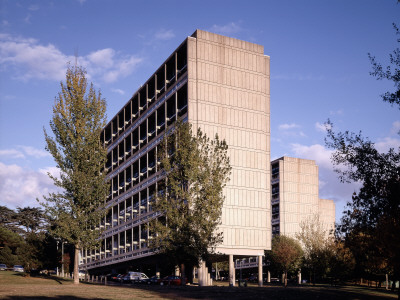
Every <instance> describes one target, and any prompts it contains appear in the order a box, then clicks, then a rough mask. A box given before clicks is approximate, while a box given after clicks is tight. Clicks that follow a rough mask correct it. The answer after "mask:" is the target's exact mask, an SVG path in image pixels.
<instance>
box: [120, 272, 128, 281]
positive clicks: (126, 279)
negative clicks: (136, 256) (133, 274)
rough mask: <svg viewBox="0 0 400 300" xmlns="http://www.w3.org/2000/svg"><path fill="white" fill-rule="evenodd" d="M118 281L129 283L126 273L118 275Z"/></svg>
mask: <svg viewBox="0 0 400 300" xmlns="http://www.w3.org/2000/svg"><path fill="white" fill-rule="evenodd" d="M118 281H119V282H121V283H128V282H130V280H129V275H128V273H126V274H120V275H118Z"/></svg>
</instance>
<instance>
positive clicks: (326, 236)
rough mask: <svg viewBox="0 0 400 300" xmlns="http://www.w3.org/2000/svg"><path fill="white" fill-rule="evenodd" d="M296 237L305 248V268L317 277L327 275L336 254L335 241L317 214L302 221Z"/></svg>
mask: <svg viewBox="0 0 400 300" xmlns="http://www.w3.org/2000/svg"><path fill="white" fill-rule="evenodd" d="M296 238H297V239H298V240H299V241H300V242H301V244H302V246H303V249H304V259H303V269H308V270H309V271H310V272H311V273H313V274H314V283H315V277H316V276H317V277H318V278H323V277H326V276H327V275H328V273H329V269H330V261H331V258H332V256H333V255H334V247H333V245H334V241H333V237H332V236H330V233H329V232H328V231H327V230H325V229H324V227H323V224H322V223H321V222H320V220H319V216H318V215H315V216H314V217H312V218H309V219H307V220H305V221H303V222H301V223H300V232H298V233H297V234H296Z"/></svg>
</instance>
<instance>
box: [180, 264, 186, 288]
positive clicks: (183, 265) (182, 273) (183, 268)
mask: <svg viewBox="0 0 400 300" xmlns="http://www.w3.org/2000/svg"><path fill="white" fill-rule="evenodd" d="M181 279H182V280H181V285H186V272H185V264H181Z"/></svg>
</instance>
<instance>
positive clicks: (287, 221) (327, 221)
mask: <svg viewBox="0 0 400 300" xmlns="http://www.w3.org/2000/svg"><path fill="white" fill-rule="evenodd" d="M271 169H272V177H271V190H272V199H271V205H272V234H273V235H275V234H284V235H288V236H292V237H295V235H296V233H298V232H299V231H300V224H301V222H303V221H307V220H314V219H315V217H316V216H318V217H319V221H320V222H321V223H322V225H323V228H324V230H326V232H327V233H329V232H330V231H331V230H332V229H334V226H335V203H334V202H333V200H326V199H319V196H318V166H317V165H316V164H315V161H313V160H308V159H300V158H293V157H286V156H284V157H281V158H279V159H277V160H274V161H273V162H272V163H271Z"/></svg>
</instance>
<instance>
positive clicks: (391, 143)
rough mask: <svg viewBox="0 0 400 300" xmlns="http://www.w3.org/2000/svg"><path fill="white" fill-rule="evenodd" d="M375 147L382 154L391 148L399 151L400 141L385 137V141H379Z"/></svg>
mask: <svg viewBox="0 0 400 300" xmlns="http://www.w3.org/2000/svg"><path fill="white" fill-rule="evenodd" d="M375 147H376V149H377V150H378V151H379V152H381V153H383V152H387V151H388V150H389V149H390V148H394V149H399V147H400V139H399V138H394V137H385V138H383V139H379V140H378V142H376V143H375Z"/></svg>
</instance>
